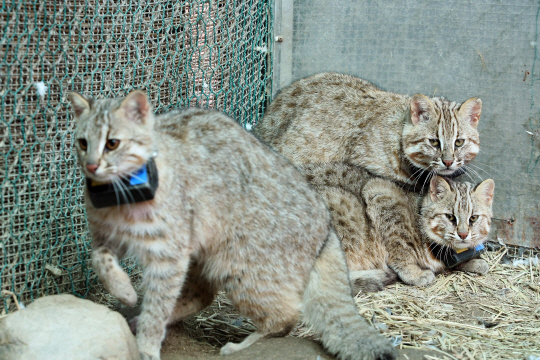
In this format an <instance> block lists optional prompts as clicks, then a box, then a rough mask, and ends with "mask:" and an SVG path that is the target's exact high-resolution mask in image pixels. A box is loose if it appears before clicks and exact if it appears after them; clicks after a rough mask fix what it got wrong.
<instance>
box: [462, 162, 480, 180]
mask: <svg viewBox="0 0 540 360" xmlns="http://www.w3.org/2000/svg"><path fill="white" fill-rule="evenodd" d="M463 168H465V169H466V170H467V172H469V171H470V172H472V173H473V175H475V176H476V177H477V178H478V179H480V181H483V180H484V179H482V177H481V176H480V174H478V172H477V171H476V170H474V169H473V168H470V167H468V166H467V165H463Z"/></svg>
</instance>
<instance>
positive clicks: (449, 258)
mask: <svg viewBox="0 0 540 360" xmlns="http://www.w3.org/2000/svg"><path fill="white" fill-rule="evenodd" d="M429 249H430V250H431V253H432V254H433V256H435V257H436V258H437V259H438V260H440V261H442V262H443V263H444V265H445V266H446V267H448V268H453V267H456V266H458V265H459V264H462V263H464V262H466V261H469V260H470V259H472V258H473V257H476V256H477V255H480V254H481V253H483V252H484V251H486V249H485V248H484V245H482V244H479V245H476V246H475V247H473V248H467V249H458V250H454V249H452V248H450V247H448V246H444V245H439V244H437V243H431V245H430V246H429Z"/></svg>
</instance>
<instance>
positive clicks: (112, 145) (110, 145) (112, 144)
mask: <svg viewBox="0 0 540 360" xmlns="http://www.w3.org/2000/svg"><path fill="white" fill-rule="evenodd" d="M119 145H120V140H118V139H109V140H107V144H105V147H106V148H107V150H114V149H116V148H118V146H119Z"/></svg>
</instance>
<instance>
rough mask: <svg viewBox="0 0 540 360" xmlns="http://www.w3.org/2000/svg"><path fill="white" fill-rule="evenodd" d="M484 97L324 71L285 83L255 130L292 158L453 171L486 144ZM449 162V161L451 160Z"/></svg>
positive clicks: (407, 173) (396, 170)
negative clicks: (390, 85) (405, 88)
mask: <svg viewBox="0 0 540 360" xmlns="http://www.w3.org/2000/svg"><path fill="white" fill-rule="evenodd" d="M481 110H482V102H481V100H480V99H478V98H471V99H469V100H467V101H466V102H464V103H463V104H459V103H456V102H452V101H448V100H446V99H444V98H441V97H432V98H428V97H426V96H424V95H421V94H416V95H414V96H412V97H411V96H406V95H399V94H394V93H390V92H385V91H382V90H380V89H378V88H377V87H375V86H374V85H373V84H371V83H369V82H367V81H365V80H362V79H359V78H356V77H353V76H349V75H342V74H335V73H321V74H317V75H314V76H311V77H308V78H306V79H302V80H299V81H297V82H295V83H293V84H292V85H290V86H289V87H287V88H285V89H283V90H282V91H281V93H280V94H279V95H278V96H277V97H276V98H275V99H274V101H273V102H272V103H271V104H270V106H269V107H268V109H267V111H266V114H265V116H264V118H263V119H262V120H261V121H260V122H259V123H258V124H257V125H256V126H255V128H254V132H255V134H256V136H258V137H259V138H260V139H261V140H262V141H263V142H265V143H267V144H268V145H270V146H271V147H272V148H274V149H276V150H277V151H278V152H280V153H282V154H284V155H285V157H287V158H288V159H290V160H291V161H292V162H293V164H295V165H301V164H307V163H328V162H336V163H350V164H353V165H357V166H359V167H362V168H364V169H367V170H369V171H370V172H372V173H373V174H375V175H379V176H384V177H386V178H388V179H392V180H395V181H398V182H401V183H403V184H408V185H417V184H418V183H419V182H420V180H422V183H421V185H423V182H424V181H425V179H424V177H425V176H427V175H428V174H439V175H441V176H445V177H455V176H458V175H461V174H462V173H463V172H464V169H465V167H464V165H466V164H467V163H469V162H470V161H472V160H473V159H474V157H475V156H476V154H477V153H478V151H479V149H480V140H479V136H478V131H477V129H476V128H477V126H478V121H479V119H480V113H481ZM445 162H446V163H445Z"/></svg>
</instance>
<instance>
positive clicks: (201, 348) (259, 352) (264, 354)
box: [117, 307, 449, 360]
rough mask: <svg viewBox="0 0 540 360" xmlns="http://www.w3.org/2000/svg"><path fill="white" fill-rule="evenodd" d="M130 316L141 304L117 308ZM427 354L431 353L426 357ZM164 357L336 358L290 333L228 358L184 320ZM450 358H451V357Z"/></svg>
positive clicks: (436, 355) (420, 357)
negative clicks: (187, 326) (190, 327)
mask: <svg viewBox="0 0 540 360" xmlns="http://www.w3.org/2000/svg"><path fill="white" fill-rule="evenodd" d="M117 310H118V311H119V312H120V313H121V314H122V315H123V316H124V317H125V318H126V319H127V320H129V319H131V318H132V317H133V316H136V315H137V314H138V312H139V310H140V309H139V308H127V307H120V308H119V309H117ZM426 355H427V357H426ZM161 359H162V360H207V359H208V360H217V359H221V360H224V359H226V360H259V359H260V360H333V359H335V358H334V357H333V356H331V355H329V354H328V353H327V352H326V351H324V349H323V348H322V347H321V346H320V344H319V343H318V342H316V341H313V340H309V339H304V338H298V337H292V336H287V337H283V338H272V339H263V340H260V341H258V342H256V343H255V344H253V345H252V346H250V347H249V348H247V349H244V350H242V351H239V352H238V353H236V354H232V355H229V356H227V357H226V358H224V357H222V356H220V355H219V346H213V345H210V344H209V343H208V342H205V341H201V340H200V339H197V338H195V336H194V334H193V332H192V331H188V330H186V329H185V328H184V325H183V324H182V323H179V324H176V325H173V326H170V327H169V328H168V329H167V336H166V337H165V340H164V341H163V344H162V346H161ZM427 359H429V360H436V359H441V360H444V359H445V358H444V353H442V352H438V351H430V350H418V349H399V357H398V360H427ZM446 359H449V358H448V357H447V358H446Z"/></svg>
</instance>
